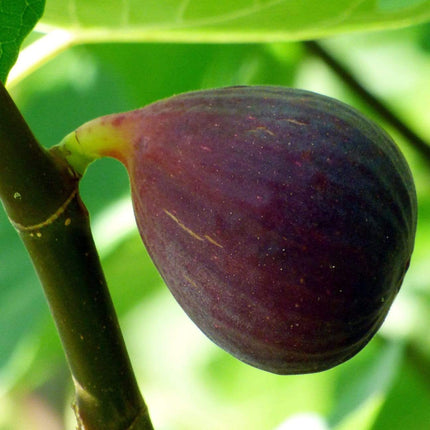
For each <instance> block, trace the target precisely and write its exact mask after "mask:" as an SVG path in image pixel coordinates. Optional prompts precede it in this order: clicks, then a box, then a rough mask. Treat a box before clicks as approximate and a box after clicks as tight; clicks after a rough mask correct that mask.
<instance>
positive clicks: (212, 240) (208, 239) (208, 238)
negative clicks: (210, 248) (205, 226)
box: [204, 234, 224, 248]
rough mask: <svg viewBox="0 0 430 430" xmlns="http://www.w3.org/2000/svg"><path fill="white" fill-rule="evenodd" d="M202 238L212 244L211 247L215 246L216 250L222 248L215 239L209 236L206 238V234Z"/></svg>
mask: <svg viewBox="0 0 430 430" xmlns="http://www.w3.org/2000/svg"><path fill="white" fill-rule="evenodd" d="M204 238H205V239H206V240H207V241H208V242H210V243H212V244H213V245H215V246H217V247H218V248H224V247H223V246H222V245H220V244H219V243H218V242H217V241H216V240H215V239H212V238H211V237H210V236H208V235H207V234H205V235H204Z"/></svg>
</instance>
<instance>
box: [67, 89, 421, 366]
mask: <svg viewBox="0 0 430 430" xmlns="http://www.w3.org/2000/svg"><path fill="white" fill-rule="evenodd" d="M64 148H65V149H67V148H69V149H70V151H71V152H72V155H70V157H71V158H73V157H76V160H77V159H79V160H80V161H76V160H75V162H74V163H75V166H77V170H79V169H81V170H82V171H83V169H84V168H85V165H86V163H87V162H88V161H89V160H92V159H93V158H96V157H99V156H101V155H110V156H113V157H116V158H118V159H120V160H121V161H122V162H123V163H124V164H125V165H126V167H127V169H128V172H129V175H130V180H131V188H132V198H133V203H134V208H135V214H136V220H137V224H138V227H139V231H140V233H141V236H142V238H143V241H144V243H145V245H146V247H147V249H148V251H149V253H150V255H151V257H152V258H153V261H154V263H155V265H156V266H157V268H158V269H159V271H160V273H161V275H162V277H163V278H164V280H165V282H166V284H167V285H168V287H169V289H170V291H171V292H172V293H173V295H174V296H175V298H176V300H177V301H178V302H179V304H180V305H181V306H182V308H183V309H184V310H185V312H186V313H187V314H188V315H189V316H190V318H191V319H192V320H193V321H194V322H195V324H196V325H197V326H198V327H199V328H200V329H201V330H202V331H203V332H204V333H205V334H206V335H207V336H208V337H209V338H210V339H212V340H213V341H214V342H215V343H216V344H218V345H219V346H221V347H222V348H224V349H225V350H226V351H228V352H230V353H231V354H233V355H234V356H236V357H237V358H239V359H240V360H242V361H244V362H246V363H249V364H251V365H253V366H255V367H258V368H261V369H264V370H267V371H270V372H274V373H279V374H295V373H308V372H317V371H321V370H325V369H328V368H331V367H332V366H335V365H337V364H340V363H342V362H344V361H345V360H347V359H349V358H350V357H352V356H353V355H354V354H356V353H357V352H358V351H359V350H360V349H362V348H363V347H364V346H365V345H366V343H367V342H368V341H369V340H370V339H371V338H372V336H373V335H374V334H375V332H376V331H377V330H378V328H379V327H380V326H381V324H382V322H383V321H384V319H385V317H386V315H387V312H388V310H389V308H390V305H391V304H392V302H393V299H394V298H395V296H396V294H397V292H398V291H399V288H400V285H401V283H402V280H403V277H404V275H405V272H406V270H407V268H408V265H409V261H410V258H411V254H412V250H413V246H414V236H415V229H416V212H417V203H416V195H415V188H414V183H413V179H412V176H411V172H410V170H409V168H408V165H407V164H406V161H405V159H404V158H403V156H402V154H401V153H400V151H399V150H398V148H397V147H396V145H395V144H394V142H393V141H392V140H391V138H390V137H389V136H388V135H387V134H386V133H385V132H384V131H383V130H381V129H380V128H379V127H378V126H377V125H375V124H374V123H373V122H371V121H370V120H368V119H366V118H365V117H364V116H363V115H362V114H361V113H359V112H358V111H356V110H355V109H352V108H351V107H349V106H347V105H345V104H343V103H341V102H339V101H336V100H334V99H332V98H328V97H325V96H321V95H318V94H315V93H311V92H307V91H302V90H294V89H286V88H281V87H264V86H257V87H228V88H220V89H214V90H207V91H197V92H191V93H186V94H182V95H178V96H174V97H171V98H168V99H166V100H162V101H159V102H156V103H153V104H151V105H149V106H147V107H145V108H143V109H140V110H136V111H133V112H126V113H121V114H114V115H108V116H105V117H102V118H98V119H95V120H93V121H90V122H89V123H87V124H84V125H83V126H81V127H80V128H78V129H77V130H76V132H74V133H71V134H70V135H69V136H67V137H66V138H65V140H64V141H63V149H64ZM79 153H80V155H79ZM77 154H78V155H77ZM82 154H84V155H82ZM82 160H84V161H82ZM72 164H73V163H72Z"/></svg>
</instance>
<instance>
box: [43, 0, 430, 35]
mask: <svg viewBox="0 0 430 430" xmlns="http://www.w3.org/2000/svg"><path fill="white" fill-rule="evenodd" d="M429 18H430V1H429V0H413V1H411V0H378V1H375V0H361V1H358V0H328V1H324V2H315V1H314V0H237V1H234V2H232V1H230V0H217V1H199V0H168V1H154V0H122V1H118V0H48V1H47V6H46V13H45V15H44V18H43V23H45V24H49V25H51V26H54V27H62V28H67V29H70V30H71V31H73V32H75V33H76V35H77V37H78V38H82V39H84V40H123V39H134V40H152V41H154V40H156V41H166V40H169V41H228V42H232V41H274V40H297V39H305V38H320V37H323V36H328V35H331V34H335V33H339V32H345V31H351V30H369V29H382V28H394V27H401V26H407V25H411V24H414V23H419V22H425V21H427V20H428V19H429Z"/></svg>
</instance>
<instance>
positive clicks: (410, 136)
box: [303, 41, 430, 163]
mask: <svg viewBox="0 0 430 430" xmlns="http://www.w3.org/2000/svg"><path fill="white" fill-rule="evenodd" d="M303 43H304V46H305V47H306V49H307V50H308V51H309V52H310V53H311V54H313V55H315V56H317V57H318V58H320V59H321V60H322V61H323V62H324V63H325V64H326V65H327V66H328V67H329V68H330V69H331V70H332V71H333V72H334V73H335V74H336V75H337V76H339V77H340V79H342V81H343V82H344V83H345V84H346V85H347V86H348V87H349V88H350V89H351V90H352V91H353V92H354V93H355V94H356V95H358V96H359V97H360V98H361V99H362V100H363V101H364V102H365V103H366V104H368V105H369V106H370V107H371V108H372V109H373V110H374V111H375V112H376V113H377V114H378V115H379V116H380V117H381V118H382V119H383V120H384V121H386V122H387V124H389V125H390V126H391V127H393V128H394V129H395V130H397V132H398V133H399V134H400V135H401V136H403V137H404V138H405V139H406V140H407V141H408V142H409V143H410V144H411V146H412V147H413V148H415V150H416V151H417V152H419V153H420V154H421V155H422V156H423V157H424V159H425V160H426V161H427V163H430V145H429V144H428V143H427V142H426V141H425V140H424V139H422V138H421V137H420V136H418V135H417V134H416V133H415V132H414V131H413V130H412V129H411V128H410V127H409V126H408V125H407V124H406V123H405V122H404V121H403V120H402V119H401V118H399V116H398V115H397V114H396V113H395V112H394V111H393V110H392V109H391V108H390V107H388V106H387V105H386V104H385V103H384V102H383V101H382V100H380V99H379V98H377V97H376V96H375V95H373V94H372V93H371V92H370V91H369V90H367V89H366V88H365V87H364V86H363V85H362V84H361V83H360V82H359V81H358V79H357V78H356V77H355V76H354V75H353V73H352V72H351V71H350V70H348V69H347V68H346V67H345V66H344V65H343V64H341V63H340V62H339V61H338V60H337V59H336V58H335V57H334V56H333V55H331V54H330V53H329V52H328V51H327V50H326V49H325V48H324V47H323V46H322V45H321V44H320V43H318V42H315V41H306V42H303Z"/></svg>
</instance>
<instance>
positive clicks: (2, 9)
mask: <svg viewBox="0 0 430 430" xmlns="http://www.w3.org/2000/svg"><path fill="white" fill-rule="evenodd" d="M44 3H45V1H44V0H1V1H0V80H1V81H2V82H5V81H6V77H7V75H8V73H9V70H10V68H11V67H12V66H13V64H14V63H15V61H16V59H17V57H18V52H19V48H20V46H21V43H22V41H23V40H24V38H25V36H27V34H28V33H29V32H30V31H31V29H32V28H33V27H34V25H35V24H36V22H37V21H38V19H39V18H40V17H41V15H42V12H43V7H44Z"/></svg>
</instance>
